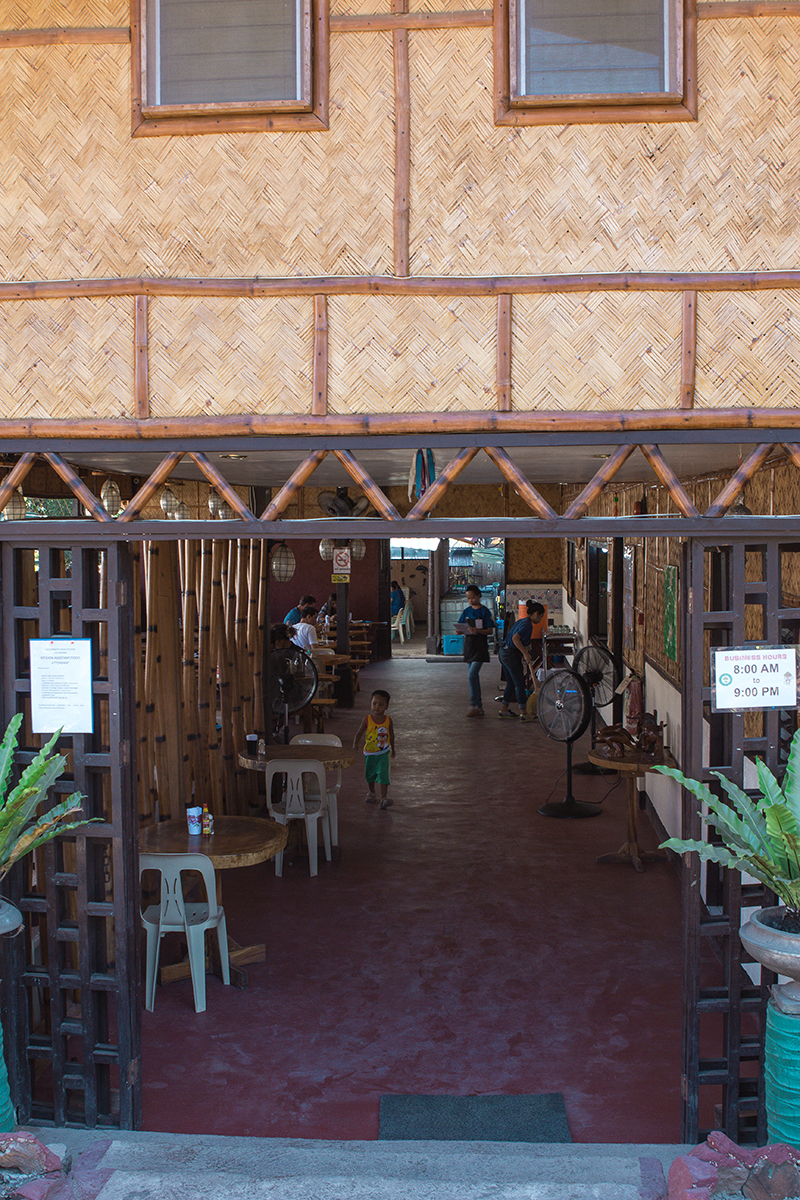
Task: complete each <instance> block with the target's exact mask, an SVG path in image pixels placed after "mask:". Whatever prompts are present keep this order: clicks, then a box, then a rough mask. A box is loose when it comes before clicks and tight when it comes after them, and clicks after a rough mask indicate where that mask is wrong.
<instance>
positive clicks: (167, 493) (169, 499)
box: [159, 487, 178, 521]
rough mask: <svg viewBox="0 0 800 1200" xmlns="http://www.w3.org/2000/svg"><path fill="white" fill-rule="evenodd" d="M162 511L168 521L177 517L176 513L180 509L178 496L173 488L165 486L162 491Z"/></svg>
mask: <svg viewBox="0 0 800 1200" xmlns="http://www.w3.org/2000/svg"><path fill="white" fill-rule="evenodd" d="M159 503H160V504H161V511H162V512H163V514H164V516H165V517H166V518H167V520H168V521H172V520H174V519H175V514H176V512H177V511H178V497H177V496H176V495H175V493H174V492H173V490H172V488H168V487H165V488H164V490H163V492H162V493H161V500H160V501H159Z"/></svg>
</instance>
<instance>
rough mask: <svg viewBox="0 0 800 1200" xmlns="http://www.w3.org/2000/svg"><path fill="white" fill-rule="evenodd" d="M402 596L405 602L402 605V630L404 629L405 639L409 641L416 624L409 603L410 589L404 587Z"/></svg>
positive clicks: (411, 605)
mask: <svg viewBox="0 0 800 1200" xmlns="http://www.w3.org/2000/svg"><path fill="white" fill-rule="evenodd" d="M403 595H404V596H405V598H406V602H405V604H404V605H403V628H404V629H405V633H406V637H407V638H408V640H409V641H410V640H411V635H412V634H413V632H414V630H415V629H416V627H417V623H416V621H415V620H414V606H413V604H412V603H411V588H410V587H404V588H403Z"/></svg>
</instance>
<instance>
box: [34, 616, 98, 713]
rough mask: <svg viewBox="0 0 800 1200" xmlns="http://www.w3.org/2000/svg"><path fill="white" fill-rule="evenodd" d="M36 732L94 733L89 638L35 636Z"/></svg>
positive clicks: (90, 646) (90, 644)
mask: <svg viewBox="0 0 800 1200" xmlns="http://www.w3.org/2000/svg"><path fill="white" fill-rule="evenodd" d="M30 652H31V724H32V729H33V732H34V733H55V732H56V730H57V729H63V731H64V733H92V732H93V731H94V714H93V709H92V643H91V641H90V640H89V638H31V641H30Z"/></svg>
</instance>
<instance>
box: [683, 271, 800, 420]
mask: <svg viewBox="0 0 800 1200" xmlns="http://www.w3.org/2000/svg"><path fill="white" fill-rule="evenodd" d="M697 307H698V320H697V373H696V382H695V407H698V408H699V407H704V408H723V407H728V406H736V405H753V406H764V405H767V406H769V407H770V408H783V407H785V408H794V407H795V406H796V404H797V397H798V394H800V341H798V339H799V338H800V296H796V295H795V294H794V293H793V292H782V293H778V292H751V293H741V294H733V293H732V294H729V295H723V294H722V293H719V292H717V293H709V294H704V295H699V296H698V297H697Z"/></svg>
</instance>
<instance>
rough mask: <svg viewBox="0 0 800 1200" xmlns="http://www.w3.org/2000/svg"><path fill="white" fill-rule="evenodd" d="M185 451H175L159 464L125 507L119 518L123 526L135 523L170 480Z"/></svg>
mask: <svg viewBox="0 0 800 1200" xmlns="http://www.w3.org/2000/svg"><path fill="white" fill-rule="evenodd" d="M183 455H184V451H183V450H173V451H171V453H169V454H168V455H167V456H166V458H164V459H162V461H161V462H160V463H159V464H158V466H157V467H156V469H155V471H153V473H152V475H150V476H149V477H148V478H147V479H146V480H145V481H144V483H143V484H142V486H141V487H140V488H139V490H138V492H137V493H136V495H135V496H133V497H132V498H131V499H130V500H129V501H128V503H127V504H126V505H125V509H124V511H123V512H121V513H120V515H119V516H118V517H117V521H118V522H119V523H120V524H121V525H123V524H125V523H126V522H127V521H134V520H135V519H136V517H138V515H139V513H140V512H141V511H142V509H143V508H144V507H145V505H146V504H148V503H149V502H150V500H151V498H152V497H153V496H154V495H155V494H156V492H157V491H158V489H159V488H160V487H161V484H162V483H163V482H164V480H165V479H169V477H170V475H171V474H172V472H173V471H174V470H175V468H176V466H177V465H178V463H179V462H180V461H181V459H182V458H183Z"/></svg>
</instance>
